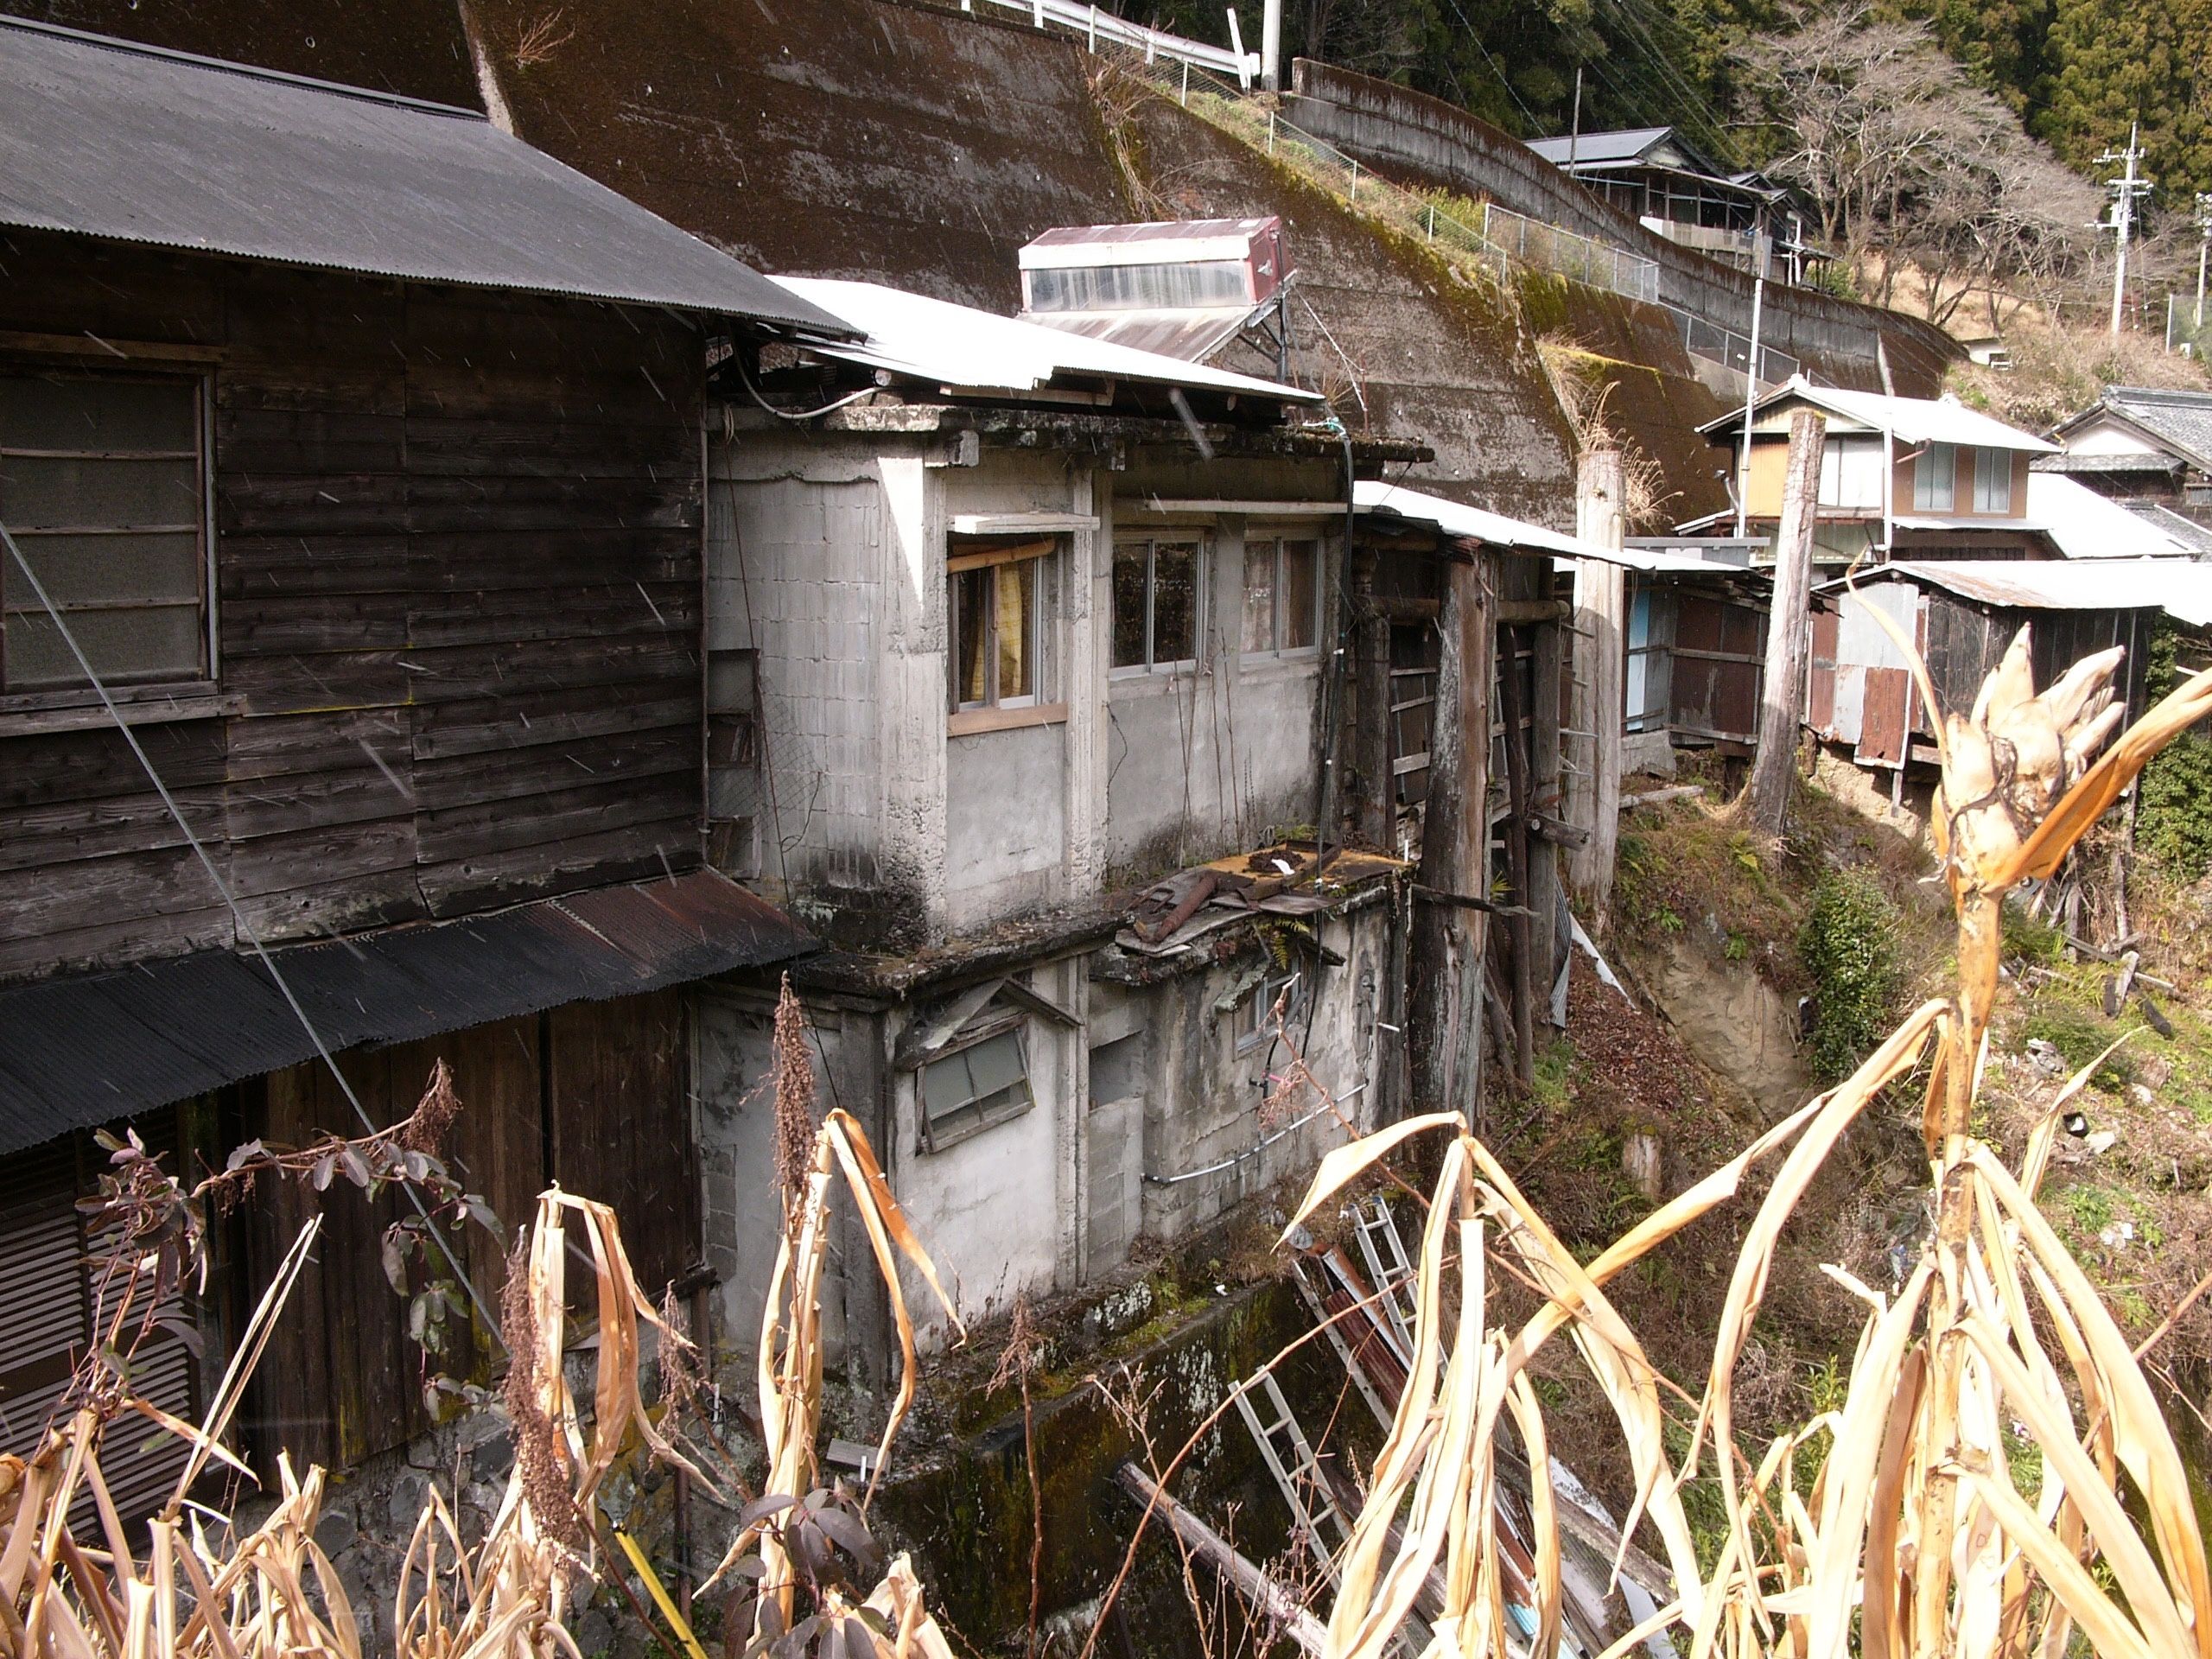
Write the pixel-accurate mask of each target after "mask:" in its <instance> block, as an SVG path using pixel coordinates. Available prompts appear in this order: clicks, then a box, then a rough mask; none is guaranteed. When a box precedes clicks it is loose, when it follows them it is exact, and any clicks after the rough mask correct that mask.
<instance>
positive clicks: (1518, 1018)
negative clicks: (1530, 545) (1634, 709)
mask: <svg viewBox="0 0 2212 1659" xmlns="http://www.w3.org/2000/svg"><path fill="white" fill-rule="evenodd" d="M1498 635H1499V638H1498V642H1497V644H1498V651H1497V690H1498V699H1499V702H1500V705H1501V706H1502V707H1503V709H1504V711H1505V798H1506V805H1507V808H1508V817H1506V820H1505V869H1506V877H1507V880H1510V881H1511V882H1512V883H1513V903H1514V906H1515V911H1514V914H1513V915H1511V916H1510V917H1509V918H1507V921H1506V934H1507V937H1508V938H1510V940H1511V941H1512V949H1513V980H1512V984H1513V1075H1514V1077H1515V1078H1516V1079H1517V1080H1518V1081H1519V1082H1520V1083H1521V1084H1522V1086H1523V1087H1526V1086H1527V1085H1528V1084H1529V1083H1531V1082H1533V1081H1534V1080H1535V1076H1536V963H1535V954H1536V930H1535V925H1534V922H1535V918H1534V917H1533V916H1531V915H1530V914H1529V906H1530V905H1531V904H1532V903H1533V898H1532V895H1531V893H1530V890H1529V754H1528V743H1529V734H1528V732H1527V731H1526V730H1525V729H1524V728H1523V725H1522V722H1523V721H1525V720H1526V719H1527V717H1528V712H1529V700H1528V698H1527V697H1525V696H1522V690H1521V657H1520V641H1521V630H1520V629H1518V628H1500V629H1499V630H1498ZM1545 989H1547V990H1548V989H1550V987H1549V986H1546V987H1545Z"/></svg>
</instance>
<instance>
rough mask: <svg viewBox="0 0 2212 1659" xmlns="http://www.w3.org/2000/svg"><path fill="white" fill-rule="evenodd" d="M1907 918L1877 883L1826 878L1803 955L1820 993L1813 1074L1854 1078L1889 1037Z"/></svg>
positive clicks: (1816, 896)
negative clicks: (1900, 932) (1861, 1063)
mask: <svg viewBox="0 0 2212 1659" xmlns="http://www.w3.org/2000/svg"><path fill="white" fill-rule="evenodd" d="M1899 925H1900V918H1899V917H1898V915H1897V906H1894V905H1892V904H1891V902H1890V900H1889V896H1888V895H1887V894H1886V893H1884V892H1883V891H1882V890H1881V888H1880V887H1877V886H1876V885H1875V884H1874V882H1873V880H1872V879H1871V878H1869V877H1867V876H1866V875H1862V874H1859V873H1858V872H1856V871H1849V870H1847V871H1841V872H1838V873H1834V874H1828V875H1825V876H1822V877H1821V882H1820V885H1819V886H1818V887H1815V889H1814V891H1813V908H1812V913H1811V914H1810V915H1808V917H1806V918H1805V925H1804V928H1803V930H1802V932H1801V933H1800V934H1799V936H1798V939H1797V954H1798V957H1799V958H1800V959H1801V960H1802V962H1803V963H1804V967H1805V972H1806V974H1807V975H1808V976H1809V977H1810V978H1811V980H1812V982H1813V986H1814V993H1813V995H1814V1010H1815V1017H1814V1021H1813V1056H1812V1058H1813V1067H1814V1070H1815V1071H1817V1072H1818V1073H1819V1074H1820V1075H1821V1077H1844V1076H1847V1075H1848V1074H1849V1072H1850V1071H1851V1069H1852V1068H1853V1066H1855V1065H1858V1064H1859V1061H1860V1060H1861V1059H1862V1058H1865V1057H1866V1055H1867V1054H1868V1053H1870V1052H1872V1050H1873V1047H1874V1045H1875V1044H1876V1043H1877V1042H1878V1041H1879V1040H1880V1039H1881V1038H1882V1037H1883V1035H1884V1034H1885V1029H1886V1027H1887V1026H1888V1023H1889V1020H1890V1018H1891V1014H1892V1012H1893V1011H1894V1009H1895V1007H1896V1005H1897V993H1898V990H1899V989H1900V987H1901V982H1902V978H1903V976H1902V975H1901V974H1900V972H1899V971H1898V967H1897V929H1898V927H1899Z"/></svg>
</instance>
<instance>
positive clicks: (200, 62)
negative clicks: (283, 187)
mask: <svg viewBox="0 0 2212 1659" xmlns="http://www.w3.org/2000/svg"><path fill="white" fill-rule="evenodd" d="M0 29H13V30H15V31H16V32H18V33H21V34H25V35H46V36H48V38H50V39H54V40H60V41H71V42H73V44H75V45H79V46H90V47H98V48H101V49H102V50H104V51H109V52H117V53H122V54H127V55H130V56H133V57H141V58H154V59H157V60H162V61H165V62H168V63H177V64H183V65H185V66H187V67H191V68H194V69H207V70H212V71H213V72H214V73H219V74H227V75H238V76H240V77H242V78H244V79H249V80H265V81H270V82H274V83H275V84H277V85H278V86H297V87H301V88H302V89H304V90H305V91H308V92H327V93H331V94H334V96H336V97H340V98H350V99H356V100H358V101H359V102H361V103H365V104H382V105H385V106H387V107H388V108H391V109H401V110H414V111H418V112H420V113H422V114H424V115H440V116H445V117H447V118H460V119H461V120H466V121H481V122H485V123H487V124H488V123H489V122H490V120H491V118H490V117H489V116H487V115H486V114H485V113H484V111H481V110H472V109H467V108H466V107H464V106H463V105H459V104H439V103H435V102H434V101H433V100H431V99H427V98H410V97H409V96H408V95H407V94H406V93H404V92H379V91H378V90H377V89H376V88H375V87H373V86H348V85H347V84H346V82H344V81H338V80H322V79H318V78H317V77H315V76H314V75H296V74H293V73H290V72H289V70H284V69H270V68H266V67H263V66H262V65H260V64H255V63H239V62H236V61H234V60H232V59H229V58H210V57H205V56H202V55H201V54H199V53H197V52H180V51H178V50H176V49H175V48H173V47H167V46H153V45H149V44H148V43H147V42H146V41H129V40H124V38H123V37H122V36H120V35H96V34H94V33H92V31H91V30H89V29H71V28H68V27H67V25H65V24H61V23H48V22H41V21H40V20H39V19H37V18H35V17H15V16H0Z"/></svg>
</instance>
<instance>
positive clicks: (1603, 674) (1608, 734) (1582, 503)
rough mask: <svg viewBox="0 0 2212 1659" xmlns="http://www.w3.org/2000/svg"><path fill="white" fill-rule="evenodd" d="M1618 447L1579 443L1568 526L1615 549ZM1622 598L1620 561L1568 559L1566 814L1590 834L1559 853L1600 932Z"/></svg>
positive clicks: (1610, 826)
mask: <svg viewBox="0 0 2212 1659" xmlns="http://www.w3.org/2000/svg"><path fill="white" fill-rule="evenodd" d="M1626 494H1627V482H1626V479H1625V477H1624V467H1623V462H1622V458H1621V452H1620V451H1619V450H1618V449H1586V450H1584V451H1583V452H1582V454H1581V456H1580V459H1579V460H1578V461H1576V463H1575V474H1574V533H1575V535H1576V537H1578V538H1580V540H1582V541H1586V542H1590V543H1595V544H1596V545H1597V546H1599V547H1602V548H1607V549H1610V550H1612V551H1613V552H1616V553H1618V551H1620V549H1621V544H1622V541H1623V537H1624V533H1625V531H1626V530H1627V527H1628V526H1627V522H1626V519H1625V518H1624V514H1623V512H1622V505H1623V499H1624V497H1625V495H1626ZM1627 630H1628V598H1627V593H1626V584H1625V583H1624V582H1623V580H1622V576H1621V567H1620V566H1619V565H1618V564H1615V563H1612V562H1611V560H1609V559H1577V560H1576V561H1575V562H1574V636H1573V652H1574V658H1575V663H1574V674H1573V680H1572V687H1573V690H1572V691H1571V693H1570V696H1569V701H1570V703H1571V707H1570V708H1569V709H1568V716H1567V724H1568V726H1569V727H1570V728H1572V729H1573V730H1574V731H1576V732H1579V733H1581V734H1584V741H1586V743H1587V745H1588V747H1587V748H1586V749H1585V750H1584V751H1583V753H1584V754H1585V755H1586V757H1587V758H1586V760H1585V762H1584V766H1585V767H1586V770H1584V771H1582V772H1570V773H1568V775H1567V785H1568V791H1567V795H1568V801H1569V805H1568V809H1567V822H1568V823H1570V824H1572V825H1573V827H1574V828H1576V829H1587V830H1589V832H1590V839H1589V840H1588V841H1586V842H1583V844H1582V845H1581V846H1580V847H1578V848H1576V849H1573V851H1572V852H1570V853H1569V854H1568V855H1567V880H1568V882H1569V884H1570V885H1571V886H1572V887H1573V889H1574V891H1575V893H1577V894H1578V895H1580V897H1581V899H1583V900H1584V902H1585V903H1586V905H1587V906H1589V911H1590V925H1591V927H1592V930H1593V931H1595V932H1596V933H1597V934H1598V936H1599V938H1604V937H1605V931H1606V928H1607V926H1608V925H1610V923H1611V912H1612V904H1613V861H1614V857H1615V855H1616V854H1617V852H1618V848H1619V845H1620V834H1621V714H1622V697H1621V690H1622V688H1621V677H1622V674H1623V672H1624V661H1623V657H1622V652H1623V650H1624V647H1625V645H1626V644H1627V638H1626V635H1627Z"/></svg>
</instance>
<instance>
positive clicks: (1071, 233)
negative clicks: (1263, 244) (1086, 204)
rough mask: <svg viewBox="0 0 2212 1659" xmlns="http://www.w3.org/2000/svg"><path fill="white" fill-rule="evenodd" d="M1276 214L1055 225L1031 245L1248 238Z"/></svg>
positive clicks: (1032, 246)
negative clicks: (1261, 217) (1138, 222)
mask: <svg viewBox="0 0 2212 1659" xmlns="http://www.w3.org/2000/svg"><path fill="white" fill-rule="evenodd" d="M1276 222H1277V221H1276V219H1275V216H1274V215H1273V214H1269V215H1268V216H1267V217H1266V218H1263V219H1147V220H1145V221H1143V222H1142V223H1140V224H1135V225H1055V226H1053V227H1052V229H1051V230H1049V231H1045V232H1040V233H1039V234H1038V235H1036V236H1034V237H1032V238H1030V239H1029V242H1028V244H1027V246H1026V247H1024V248H1023V250H1022V251H1023V252H1025V253H1026V252H1027V251H1029V249H1030V248H1060V247H1075V246H1080V245H1085V244H1088V243H1093V242H1179V241H1184V240H1187V239H1190V238H1211V237H1235V238H1238V239H1239V240H1247V239H1249V238H1252V237H1255V236H1257V235H1259V234H1260V233H1261V232H1262V231H1265V230H1268V229H1269V228H1270V227H1271V226H1274V224H1275V223H1276Z"/></svg>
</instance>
